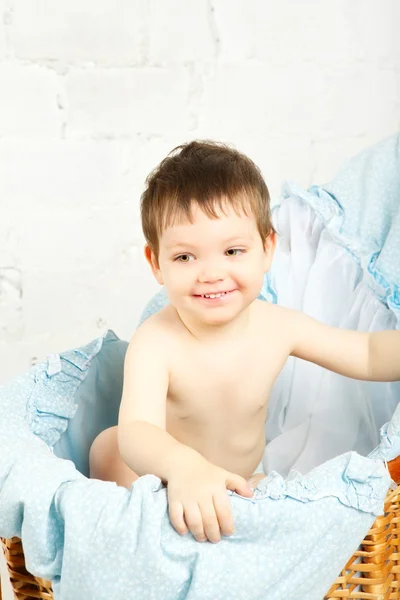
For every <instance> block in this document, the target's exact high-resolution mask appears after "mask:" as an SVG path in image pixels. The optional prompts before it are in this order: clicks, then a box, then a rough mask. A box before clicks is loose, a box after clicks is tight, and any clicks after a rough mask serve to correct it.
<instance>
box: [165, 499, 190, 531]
mask: <svg viewBox="0 0 400 600" xmlns="http://www.w3.org/2000/svg"><path fill="white" fill-rule="evenodd" d="M169 518H170V520H171V523H172V526H173V527H175V529H176V531H177V532H178V533H179V534H180V535H185V534H186V533H187V532H188V529H187V527H186V523H185V521H184V518H183V506H182V503H181V502H171V503H170V504H169Z"/></svg>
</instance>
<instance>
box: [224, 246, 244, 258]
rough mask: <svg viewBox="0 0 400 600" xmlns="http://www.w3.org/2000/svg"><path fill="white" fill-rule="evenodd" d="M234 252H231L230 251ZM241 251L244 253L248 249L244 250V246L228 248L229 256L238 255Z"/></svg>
mask: <svg viewBox="0 0 400 600" xmlns="http://www.w3.org/2000/svg"><path fill="white" fill-rule="evenodd" d="M231 252H232V253H233V254H230V253H231ZM238 252H241V253H242V254H243V252H246V250H243V249H242V248H231V249H230V250H227V251H226V253H227V254H228V256H237V253H238Z"/></svg>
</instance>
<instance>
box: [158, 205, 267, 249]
mask: <svg viewBox="0 0 400 600" xmlns="http://www.w3.org/2000/svg"><path fill="white" fill-rule="evenodd" d="M216 213H217V215H218V218H214V217H210V216H208V215H207V214H206V213H205V212H204V211H203V210H202V209H201V208H200V207H199V206H198V205H194V206H192V209H191V221H192V222H191V221H190V220H189V219H188V218H187V217H186V216H185V215H184V214H182V215H180V216H179V217H177V218H175V220H174V222H173V223H172V224H171V225H168V226H167V227H166V228H165V229H164V231H163V232H162V234H161V238H160V243H161V244H163V245H165V246H173V245H175V244H179V243H180V242H181V241H182V240H184V241H185V242H189V241H192V242H193V241H194V239H196V241H200V242H201V241H203V242H204V241H206V242H207V241H209V240H210V239H212V238H215V239H224V238H226V237H230V238H232V237H241V238H243V237H247V238H249V239H252V238H253V237H254V234H255V233H256V232H257V223H256V220H255V218H254V216H253V214H252V213H250V212H249V214H248V215H246V214H245V212H244V211H242V210H240V211H236V210H235V209H234V208H233V207H232V206H224V208H223V210H222V209H220V208H216Z"/></svg>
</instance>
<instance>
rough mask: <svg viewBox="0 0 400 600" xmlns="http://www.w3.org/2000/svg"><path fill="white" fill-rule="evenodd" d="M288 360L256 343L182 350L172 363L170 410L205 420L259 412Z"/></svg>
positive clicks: (238, 416)
mask: <svg viewBox="0 0 400 600" xmlns="http://www.w3.org/2000/svg"><path fill="white" fill-rule="evenodd" d="M285 360H286V357H284V355H283V352H282V351H279V348H276V347H274V348H272V347H271V348H270V349H269V350H268V349H266V348H265V344H263V345H262V346H261V347H260V346H259V345H258V344H254V343H252V344H250V343H249V344H245V345H242V346H241V347H237V348H231V349H226V350H225V351H224V352H212V351H208V352H204V351H203V350H201V351H200V350H198V351H196V350H193V349H192V351H191V352H189V351H186V352H184V351H182V352H181V353H180V354H179V356H177V357H176V359H174V361H173V364H172V369H171V376H170V386H169V391H168V409H169V411H170V412H171V413H172V414H173V416H174V417H175V418H177V419H195V420H196V422H198V423H200V422H202V423H203V424H204V423H206V422H207V421H208V420H212V421H213V422H214V423H216V422H218V420H219V418H220V419H223V420H224V422H227V420H228V421H229V420H230V419H232V420H236V421H237V420H238V419H239V420H240V419H241V418H249V417H251V416H252V415H256V414H260V411H263V409H266V405H267V402H268V398H269V394H270V390H271V387H272V385H273V383H274V381H275V379H276V377H277V375H278V374H279V372H280V370H281V369H282V367H283V364H284V362H285Z"/></svg>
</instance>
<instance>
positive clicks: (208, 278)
mask: <svg viewBox="0 0 400 600" xmlns="http://www.w3.org/2000/svg"><path fill="white" fill-rule="evenodd" d="M224 279H225V273H224V271H223V268H222V266H219V265H218V264H216V263H215V262H214V263H211V264H210V263H209V264H207V265H204V266H203V268H202V270H201V272H200V273H199V275H198V280H199V282H200V283H216V282H217V281H223V280H224Z"/></svg>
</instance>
